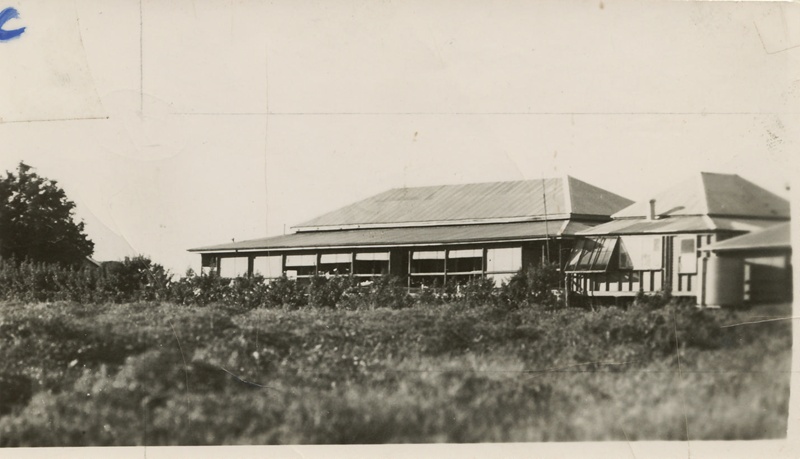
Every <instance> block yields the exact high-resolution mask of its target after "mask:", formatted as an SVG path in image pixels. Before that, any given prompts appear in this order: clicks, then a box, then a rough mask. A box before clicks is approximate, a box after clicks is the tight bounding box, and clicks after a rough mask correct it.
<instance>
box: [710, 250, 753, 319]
mask: <svg viewBox="0 0 800 459" xmlns="http://www.w3.org/2000/svg"><path fill="white" fill-rule="evenodd" d="M705 261H706V263H705V265H706V273H705V274H706V289H705V297H706V300H705V304H706V306H720V307H735V306H741V305H742V303H743V302H744V261H743V260H742V259H741V258H738V257H730V258H729V257H711V258H708V259H706V260H705Z"/></svg>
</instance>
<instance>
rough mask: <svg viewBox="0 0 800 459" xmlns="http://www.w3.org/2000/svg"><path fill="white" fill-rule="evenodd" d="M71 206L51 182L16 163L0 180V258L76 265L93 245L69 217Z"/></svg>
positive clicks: (76, 223)
mask: <svg viewBox="0 0 800 459" xmlns="http://www.w3.org/2000/svg"><path fill="white" fill-rule="evenodd" d="M74 209H75V203H74V202H72V201H70V200H69V199H67V195H66V193H65V192H64V190H62V189H61V188H59V187H58V185H57V182H56V181H55V180H50V179H47V178H45V177H41V176H39V175H38V174H37V173H36V172H34V170H33V168H31V167H30V166H28V165H26V164H24V163H22V162H20V163H19V166H17V173H16V175H15V174H14V173H13V172H8V171H6V176H5V177H0V257H3V258H11V257H14V258H16V259H20V260H21V259H30V260H33V261H41V262H47V263H59V264H78V263H81V262H83V260H84V259H85V258H86V257H87V256H90V255H91V254H92V252H93V251H94V243H93V242H92V241H91V240H90V239H89V238H88V236H87V235H86V233H85V232H84V223H83V222H76V221H75V219H74V218H73V211H74Z"/></svg>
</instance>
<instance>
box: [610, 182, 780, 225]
mask: <svg viewBox="0 0 800 459" xmlns="http://www.w3.org/2000/svg"><path fill="white" fill-rule="evenodd" d="M653 199H655V201H656V202H655V205H656V215H658V216H661V217H666V216H669V217H672V216H685V215H709V216H717V217H749V218H775V219H786V218H789V201H787V200H786V199H783V198H782V197H780V196H778V195H776V194H774V193H771V192H769V191H767V190H765V189H764V188H761V187H760V186H758V185H756V184H754V183H752V182H750V181H748V180H745V179H743V178H742V177H740V176H738V175H735V174H717V173H711V172H700V173H699V174H696V175H694V176H693V177H691V178H689V179H687V180H684V181H682V182H680V183H678V184H676V185H674V186H672V187H670V188H668V189H666V190H663V191H661V192H659V193H656V194H655V195H653ZM649 201H650V200H649V199H646V200H642V201H638V202H636V203H634V204H632V205H630V206H628V207H626V208H624V209H622V210H620V211H619V212H617V213H615V214H613V215H612V218H615V219H617V218H637V217H638V218H644V217H647V215H648V213H649V211H650V203H649Z"/></svg>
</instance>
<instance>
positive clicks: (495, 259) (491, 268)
mask: <svg viewBox="0 0 800 459" xmlns="http://www.w3.org/2000/svg"><path fill="white" fill-rule="evenodd" d="M521 267H522V247H510V248H507V249H489V250H487V251H486V272H487V273H514V272H517V271H519V269H520V268H521Z"/></svg>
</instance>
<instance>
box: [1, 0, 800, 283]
mask: <svg viewBox="0 0 800 459" xmlns="http://www.w3.org/2000/svg"><path fill="white" fill-rule="evenodd" d="M8 6H13V7H15V8H16V9H17V10H18V11H19V13H20V18H19V19H15V20H12V21H10V22H8V23H7V24H6V25H5V26H4V28H5V29H11V28H16V27H21V26H25V27H27V29H26V31H25V33H24V34H22V36H21V37H20V38H18V39H15V40H12V41H8V42H0V58H2V59H3V62H4V68H3V70H2V71H0V119H1V120H0V144H2V150H0V151H1V153H0V171H5V170H9V169H13V168H15V166H16V164H17V163H18V162H19V161H20V160H23V161H25V162H26V163H28V164H29V165H32V166H34V167H36V168H37V169H38V171H39V173H40V174H42V175H44V176H46V177H49V178H52V179H56V180H58V181H59V183H60V184H61V185H62V186H63V187H64V189H65V190H66V192H67V194H68V196H69V197H70V198H71V199H73V200H74V201H76V202H77V203H78V206H79V209H78V214H79V216H80V217H82V218H83V219H84V220H85V221H86V223H87V230H88V233H89V236H90V237H91V238H92V239H93V240H94V241H95V243H96V244H97V246H96V252H95V258H97V259H99V260H110V259H118V258H120V257H123V256H125V255H131V254H136V253H141V254H145V255H148V256H150V257H151V258H153V260H155V261H156V262H159V263H161V264H163V265H165V266H167V267H168V268H170V269H171V270H173V271H174V272H176V273H178V274H182V273H183V272H184V271H185V270H186V268H187V267H189V266H191V267H193V268H195V269H197V268H198V267H199V264H200V257H199V256H198V255H193V254H189V253H188V252H186V249H188V248H191V247H197V246H202V245H208V244H215V243H223V242H228V241H230V240H231V239H232V238H235V239H236V240H244V239H251V238H257V237H264V236H267V235H278V234H281V233H282V232H283V230H284V225H286V228H287V231H288V230H289V227H291V226H292V225H294V224H297V223H301V222H302V221H304V220H307V219H309V218H311V217H314V216H316V215H318V214H321V213H323V212H326V211H329V210H333V209H335V208H338V207H340V206H342V205H345V204H348V203H350V202H353V201H355V200H358V199H361V198H364V197H367V196H369V195H372V194H375V193H378V192H381V191H384V190H386V189H388V188H392V187H400V186H418V185H430V184H442V183H467V182H484V181H496V180H518V179H526V178H541V177H549V176H555V175H562V174H569V175H572V176H575V177H577V178H579V179H581V180H584V181H586V182H589V183H592V184H594V185H597V186H600V187H603V188H606V189H608V190H610V191H612V192H615V193H618V194H621V195H623V196H626V197H629V198H631V199H642V198H646V197H648V195H649V194H651V193H653V192H656V191H658V190H660V189H662V188H665V187H667V186H669V185H671V184H672V183H674V182H676V181H677V180H680V179H682V178H684V177H686V176H687V175H688V174H691V173H694V172H697V171H700V170H705V171H713V172H731V173H738V174H740V175H742V176H743V177H745V178H748V179H751V180H753V181H755V182H756V183H758V184H760V185H762V186H764V187H766V188H768V189H770V190H772V191H774V192H778V193H781V194H784V195H787V193H786V192H785V187H786V185H787V184H788V183H789V179H790V177H791V176H792V175H793V174H794V175H796V173H797V168H796V165H795V164H794V162H790V158H791V157H792V154H793V153H794V152H796V151H797V135H798V132H797V126H799V125H800V123H798V121H800V120H799V119H798V105H799V103H800V79H798V77H797V76H796V75H799V74H800V72H798V71H797V70H798V69H800V66H798V65H797V61H798V59H800V47H798V46H800V33H798V31H797V27H796V25H797V24H798V21H797V19H798V8H792V7H791V5H789V4H786V3H783V4H781V3H728V2H725V3H695V2H635V3H634V2H632V1H603V2H600V1H585V2H580V1H577V2H561V1H536V2H530V1H524V2H523V1H504V2H486V1H476V0H472V1H469V0H468V1H459V2H452V1H442V0H433V1H431V0H404V1H397V2H391V1H374V0H364V1H352V0H347V1H337V2H331V1H303V0H300V1H297V0H292V1H289V0H285V1H273V2H266V1H264V2H262V1H247V0H244V1H239V0H224V1H213V0H212V1H202V2H194V1H189V0H178V1H170V2H165V1H158V2H156V1H150V0H144V1H143V2H142V3H141V4H140V3H139V2H137V1H133V0H130V1H100V0H77V1H75V2H65V1H57V0H52V1H20V0H17V1H11V2H10V3H9V4H8ZM792 24H794V25H795V27H792V26H791V25H792ZM140 45H141V46H140ZM794 188H795V190H794V191H797V187H794Z"/></svg>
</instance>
